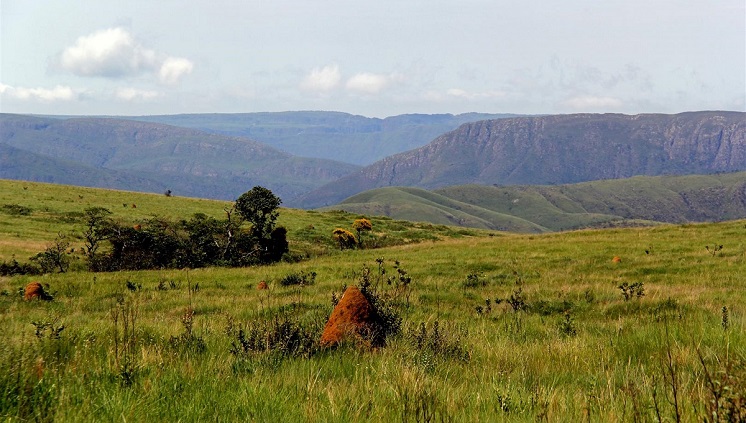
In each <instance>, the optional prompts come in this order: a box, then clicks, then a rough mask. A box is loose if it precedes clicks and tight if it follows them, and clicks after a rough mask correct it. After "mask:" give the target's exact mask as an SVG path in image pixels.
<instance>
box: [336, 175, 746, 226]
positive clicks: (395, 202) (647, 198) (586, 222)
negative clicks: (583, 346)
mask: <svg viewBox="0 0 746 423" xmlns="http://www.w3.org/2000/svg"><path fill="white" fill-rule="evenodd" d="M325 209H341V210H345V211H348V212H352V213H359V214H363V215H385V216H389V217H392V218H394V219H404V220H411V221H422V222H430V223H435V224H448V225H459V226H467V227H475V228H483V229H497V230H504V231H511V232H545V231H561V230H571V229H579V228H588V227H604V226H619V225H639V224H652V223H654V222H665V223H686V222H713V221H723V220H735V219H743V218H746V172H736V173H727V174H715V175H687V176H656V177H651V176H635V177H633V178H627V179H613V180H603V181H593V182H583V183H578V184H567V185H554V186H548V185H543V186H541V185H532V186H523V185H515V186H484V185H459V186H450V187H446V188H442V189H437V190H434V191H427V190H424V189H421V188H408V187H388V188H376V189H373V190H370V191H365V192H363V193H360V194H357V195H354V196H352V197H350V198H348V199H346V200H345V201H343V202H341V203H340V204H336V205H334V206H330V207H327V208H325Z"/></svg>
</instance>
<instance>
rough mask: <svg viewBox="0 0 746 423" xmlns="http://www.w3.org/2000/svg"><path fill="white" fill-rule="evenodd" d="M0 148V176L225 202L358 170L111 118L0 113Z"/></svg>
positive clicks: (292, 192)
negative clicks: (258, 189) (257, 191)
mask: <svg viewBox="0 0 746 423" xmlns="http://www.w3.org/2000/svg"><path fill="white" fill-rule="evenodd" d="M0 147H2V150H0V151H2V153H0V175H1V176H0V177H3V178H11V179H26V180H32V181H43V182H53V183H64V184H72V185H85V186H96V187H106V188H117V189H128V190H142V191H151V192H153V191H161V192H162V191H163V190H165V189H170V190H172V191H173V193H174V194H177V195H185V196H192V197H202V198H214V199H226V200H232V199H235V198H236V197H237V196H238V195H240V194H241V193H243V192H245V191H247V190H249V189H251V187H253V186H255V185H263V186H266V187H268V188H270V189H272V190H273V191H274V192H275V193H276V194H277V195H279V196H280V197H281V198H283V199H292V198H294V197H296V196H298V195H301V194H303V193H306V192H308V191H310V190H312V189H313V188H316V187H318V186H321V185H322V184H324V183H326V182H329V181H332V180H335V179H337V178H339V177H340V176H343V175H345V174H347V173H349V172H351V171H353V170H356V169H357V168H358V167H357V166H354V165H350V164H346V163H340V162H334V161H331V160H324V159H309V158H302V157H296V156H292V155H290V154H288V153H284V152H281V151H279V150H276V149H274V148H271V147H268V146H266V145H264V144H261V143H258V142H255V141H253V140H250V139H248V138H244V137H228V136H224V135H218V134H212V133H206V132H203V131H198V130H194V129H188V128H180V127H175V126H170V125H165V124H158V123H148V122H137V121H128V120H122V119H109V118H70V119H52V118H43V117H36V116H24V115H12V114H0ZM21 163H23V165H21Z"/></svg>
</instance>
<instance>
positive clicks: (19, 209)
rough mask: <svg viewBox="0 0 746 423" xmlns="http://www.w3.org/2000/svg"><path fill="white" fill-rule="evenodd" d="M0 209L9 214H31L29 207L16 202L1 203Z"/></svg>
mask: <svg viewBox="0 0 746 423" xmlns="http://www.w3.org/2000/svg"><path fill="white" fill-rule="evenodd" d="M1 209H2V211H3V212H4V213H6V214H9V215H11V216H28V215H30V214H31V209H30V208H28V207H25V206H21V205H18V204H3V207H2V208H1Z"/></svg>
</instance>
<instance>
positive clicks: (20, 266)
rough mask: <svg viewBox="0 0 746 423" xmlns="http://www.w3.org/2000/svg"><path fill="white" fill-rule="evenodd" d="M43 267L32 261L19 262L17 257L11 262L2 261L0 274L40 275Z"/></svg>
mask: <svg viewBox="0 0 746 423" xmlns="http://www.w3.org/2000/svg"><path fill="white" fill-rule="evenodd" d="M42 273H43V272H42V270H41V268H39V267H37V266H34V265H33V264H30V263H19V262H18V261H17V260H16V259H15V258H14V259H13V260H11V261H9V262H5V261H4V262H0V276H15V275H40V274H42Z"/></svg>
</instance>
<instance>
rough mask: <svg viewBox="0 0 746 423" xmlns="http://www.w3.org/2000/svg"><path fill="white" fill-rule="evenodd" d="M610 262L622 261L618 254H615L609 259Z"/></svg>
mask: <svg viewBox="0 0 746 423" xmlns="http://www.w3.org/2000/svg"><path fill="white" fill-rule="evenodd" d="M611 262H612V263H621V262H622V258H621V257H619V256H615V257H614V258H613V259H611Z"/></svg>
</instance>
